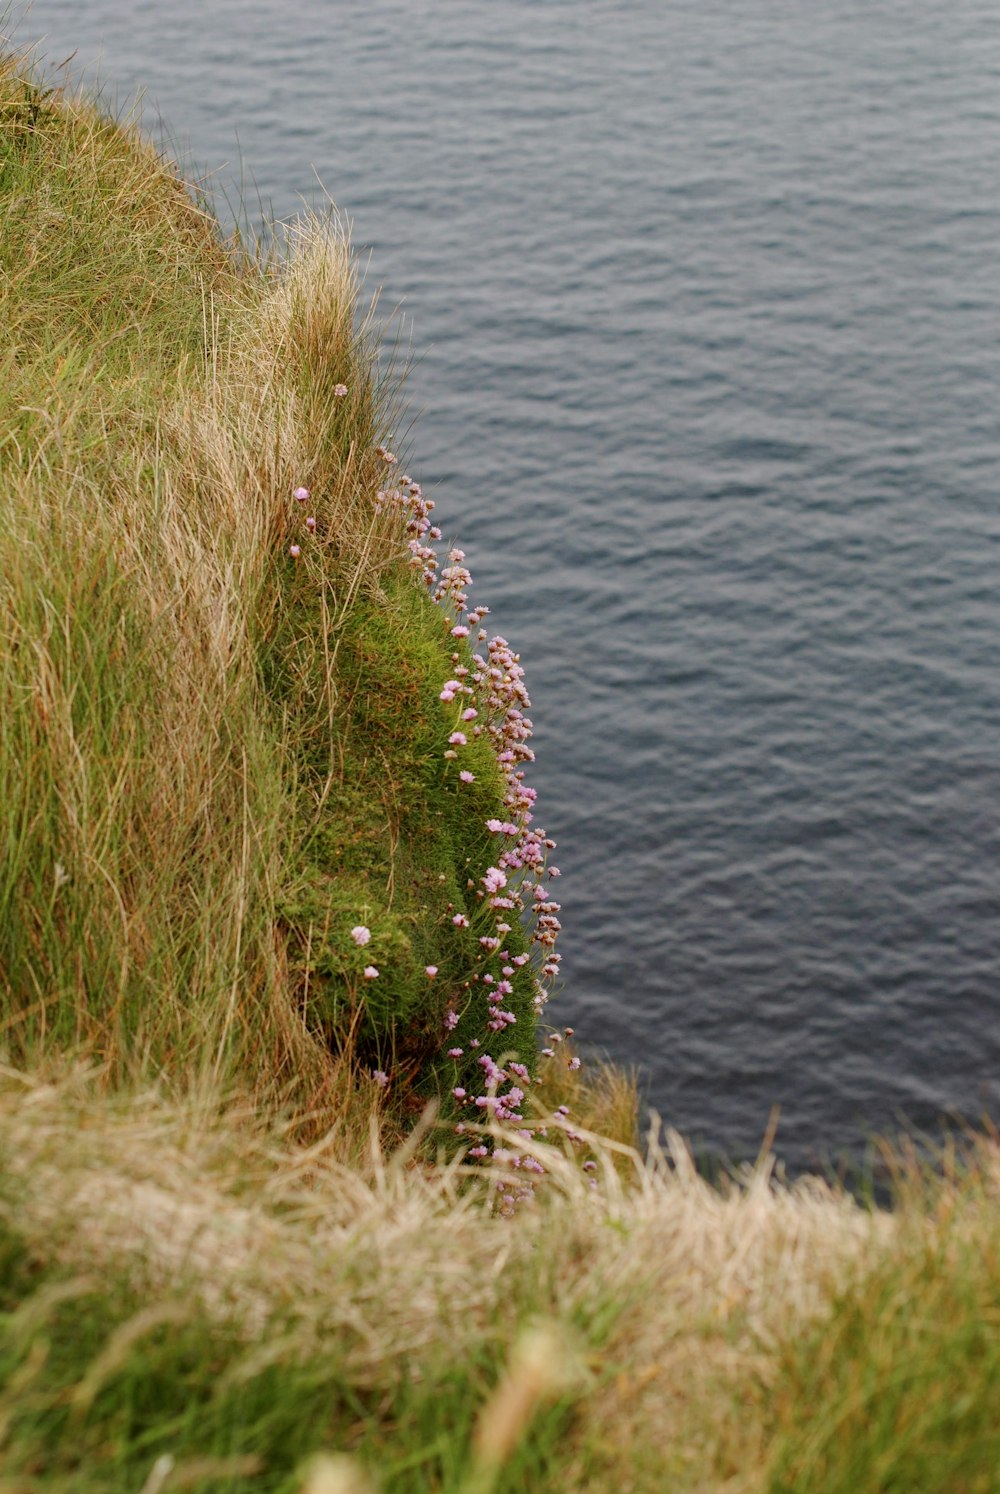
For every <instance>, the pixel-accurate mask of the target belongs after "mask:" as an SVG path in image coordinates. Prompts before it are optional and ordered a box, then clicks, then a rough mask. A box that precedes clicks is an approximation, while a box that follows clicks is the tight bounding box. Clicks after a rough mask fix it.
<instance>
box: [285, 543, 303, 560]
mask: <svg viewBox="0 0 1000 1494" xmlns="http://www.w3.org/2000/svg"><path fill="white" fill-rule="evenodd" d="M288 553H289V555H290V556H291V557H292V559H293V560H298V558H299V556H300V555H301V554H302V551H301V550H300V549H299V547H298V545H289V547H288Z"/></svg>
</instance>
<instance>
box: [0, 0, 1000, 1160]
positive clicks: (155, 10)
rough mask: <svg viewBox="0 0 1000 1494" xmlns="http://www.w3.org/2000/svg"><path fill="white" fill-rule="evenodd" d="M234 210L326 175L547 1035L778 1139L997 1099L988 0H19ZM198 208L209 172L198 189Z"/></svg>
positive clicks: (803, 1143) (997, 115) (695, 1117)
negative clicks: (511, 674) (487, 742)
mask: <svg viewBox="0 0 1000 1494" xmlns="http://www.w3.org/2000/svg"><path fill="white" fill-rule="evenodd" d="M15 34H16V37H17V39H18V41H19V42H21V43H28V42H33V41H38V42H39V43H40V46H39V51H40V55H41V56H42V58H43V59H44V61H45V65H46V67H47V68H48V69H49V71H53V72H54V71H56V68H57V64H59V63H61V62H62V61H63V59H64V58H66V57H67V55H68V54H70V53H74V54H75V58H74V61H73V63H72V64H71V68H70V71H71V72H72V73H73V74H74V75H75V76H77V77H79V76H81V74H82V76H83V77H84V79H85V80H86V81H87V82H89V84H90V85H91V86H92V87H93V86H96V85H97V84H98V83H100V84H103V88H104V94H105V97H106V98H107V99H108V101H109V102H110V103H112V104H113V105H115V106H116V107H118V108H121V109H124V108H126V107H127V106H128V105H129V104H130V103H131V101H132V100H133V99H134V97H135V95H136V93H137V91H138V90H140V89H141V90H144V101H143V105H142V109H143V118H144V121H145V123H146V125H147V127H148V128H149V129H150V130H151V131H153V132H154V133H155V132H157V131H159V130H160V129H162V128H163V127H166V129H167V130H168V132H169V135H170V138H171V140H172V141H173V143H174V147H175V149H176V151H177V152H179V154H180V156H181V159H182V160H183V161H184V162H185V164H186V166H187V169H188V170H189V171H191V172H194V173H196V174H198V175H200V176H202V177H204V178H205V179H206V181H207V182H208V183H209V184H210V185H211V186H212V187H214V188H215V189H216V190H217V191H219V192H221V193H223V194H226V195H228V197H229V198H230V200H234V199H235V197H237V196H238V195H239V194H240V193H241V192H242V194H243V196H244V199H245V200H246V202H247V204H248V212H249V215H250V217H251V219H253V218H254V217H255V215H257V213H258V211H259V209H258V203H259V204H260V205H261V207H260V210H263V211H270V212H273V213H275V214H277V215H279V216H285V215H289V214H292V213H294V212H295V211H296V210H297V209H298V208H300V207H301V205H302V204H303V203H310V204H313V205H316V204H318V203H319V202H321V201H322V200H323V194H324V193H325V194H329V195H330V196H332V197H333V198H334V199H335V200H336V202H337V203H338V205H339V206H340V208H341V210H342V211H343V212H344V213H346V214H347V215H348V216H349V217H350V218H351V219H352V220H353V224H354V241H355V243H356V245H357V246H358V248H359V249H360V250H362V251H364V253H365V254H366V255H367V254H368V253H369V252H370V267H369V281H370V283H371V285H372V286H374V285H376V284H379V285H381V286H382V287H383V292H382V306H383V307H384V308H385V309H386V310H391V309H392V308H394V307H397V306H401V307H402V314H403V316H404V319H405V328H406V333H407V335H409V336H411V337H412V345H413V350H414V354H415V359H416V361H415V364H414V367H413V369H412V372H411V374H410V378H409V385H408V388H409V395H410V399H411V404H412V410H413V413H414V414H415V415H416V416H417V420H416V424H415V425H414V427H413V429H412V431H411V432H410V433H409V434H408V436H407V437H406V440H405V443H404V445H403V448H402V449H403V450H404V452H405V453H406V458H407V464H408V466H409V468H410V470H411V471H412V472H413V473H414V475H415V476H417V477H419V479H420V480H421V481H422V482H423V483H424V485H425V487H426V488H427V489H429V490H430V491H431V492H432V493H433V496H434V497H435V498H436V500H437V503H438V516H439V517H440V519H441V522H442V524H443V526H444V528H445V531H446V534H448V535H450V536H453V537H454V538H455V539H456V540H458V541H460V542H461V544H462V546H463V547H464V548H465V549H466V551H467V552H468V555H469V563H470V565H471V566H472V569H473V573H474V575H475V576H476V578H477V585H476V596H477V599H478V600H482V601H485V602H487V603H488V604H489V605H490V607H491V609H492V614H493V616H492V619H491V621H492V622H493V624H494V626H495V627H497V628H498V629H499V630H500V631H502V632H504V633H505V634H506V635H507V636H508V637H509V638H510V639H511V640H512V641H513V642H514V643H515V644H516V645H517V646H518V647H519V648H520V651H521V654H522V658H523V660H524V663H525V666H526V669H527V671H528V683H529V687H530V689H531V692H532V696H533V699H534V706H535V709H534V712H533V716H534V719H535V722H536V728H537V731H536V741H535V746H536V749H537V752H538V762H537V765H536V769H535V773H534V782H535V783H536V785H537V787H538V789H539V793H540V816H539V817H540V819H541V820H542V821H543V823H544V824H545V826H546V828H547V829H548V831H549V832H550V833H552V834H553V835H554V836H555V837H556V838H557V839H558V841H559V854H558V859H559V862H560V865H561V866H562V869H563V879H562V882H561V884H560V888H561V893H562V897H563V903H564V917H563V922H564V928H565V933H564V936H563V946H562V948H563V956H564V966H563V969H564V973H565V990H564V993H563V994H562V996H561V997H560V998H559V1002H558V1004H557V1005H553V1006H552V1007H551V1008H550V1013H551V1016H552V1019H553V1021H555V1022H559V1023H569V1024H572V1025H573V1026H574V1027H575V1028H576V1029H577V1031H578V1034H579V1035H580V1036H581V1038H582V1039H583V1041H584V1045H585V1048H586V1047H589V1048H592V1049H598V1050H603V1051H604V1052H606V1053H609V1054H610V1055H612V1056H613V1057H614V1058H616V1059H617V1060H619V1061H621V1062H625V1063H633V1064H636V1065H638V1066H640V1068H641V1073H642V1076H643V1084H644V1089H645V1093H646V1095H647V1098H648V1100H649V1102H650V1103H651V1104H652V1105H653V1106H654V1107H655V1108H656V1110H657V1111H658V1112H659V1113H660V1114H661V1115H662V1116H663V1117H664V1118H665V1119H667V1120H668V1121H669V1122H670V1123H671V1124H673V1125H676V1126H678V1127H679V1128H680V1129H681V1130H682V1131H684V1132H685V1133H687V1134H688V1135H689V1136H690V1137H691V1138H692V1139H693V1140H694V1141H695V1143H696V1145H697V1146H698V1147H699V1148H701V1149H702V1150H703V1151H704V1152H705V1153H707V1154H709V1155H713V1156H720V1155H721V1156H729V1157H733V1158H740V1157H745V1156H751V1155H753V1154H754V1153H755V1152H756V1150H757V1147H758V1144H759V1142H760V1139H761V1136H762V1134H763V1132H764V1130H765V1126H766V1124H767V1121H768V1116H769V1112H770V1110H771V1107H772V1106H774V1105H778V1106H780V1123H779V1128H778V1133H777V1150H778V1151H779V1153H780V1154H781V1155H782V1156H783V1157H784V1158H785V1159H787V1162H788V1164H789V1165H790V1167H792V1168H793V1169H795V1168H801V1167H806V1166H814V1165H817V1164H821V1163H823V1162H825V1161H829V1160H831V1159H835V1158H838V1157H840V1156H855V1157H856V1156H857V1155H859V1152H860V1149H861V1148H862V1147H863V1146H864V1143H865V1140H866V1138H868V1137H870V1136H871V1135H872V1133H874V1132H877V1131H883V1132H884V1131H887V1130H888V1131H892V1132H894V1131H897V1130H898V1129H900V1128H901V1127H904V1126H905V1127H908V1128H911V1129H915V1130H919V1131H929V1132H931V1133H934V1132H935V1131H936V1128H937V1125H938V1121H939V1118H940V1117H942V1116H955V1115H962V1116H965V1117H968V1118H970V1119H975V1118H976V1117H978V1116H981V1115H982V1114H983V1113H984V1112H986V1111H990V1110H992V1111H993V1112H994V1113H996V1111H997V1109H998V1108H1000V1107H998V1100H1000V1064H998V1060H1000V1001H998V975H1000V916H998V915H1000V885H998V875H1000V670H998V667H997V652H998V639H1000V589H998V583H1000V486H998V480H997V479H998V458H1000V423H998V388H1000V262H998V247H1000V28H998V27H997V25H996V10H995V6H993V5H992V4H988V3H986V0H949V3H948V4H944V3H943V0H905V3H903V0H879V3H877V4H873V3H871V0H824V3H823V4H819V3H818V0H817V3H809V0H669V3H663V0H629V3H624V4H623V3H607V0H535V3H530V0H489V3H483V0H448V3H447V4H443V3H442V4H432V3H430V0H371V3H367V4H362V3H360V0H359V3H350V0H336V3H331V0H281V3H279V0H200V3H198V4H195V3H193V0H173V3H172V4H171V5H169V6H164V5H162V4H158V3H152V0H35V3H34V4H33V6H32V7H31V8H30V10H28V11H27V12H24V13H21V14H20V15H19V17H18V18H17V20H16V32H15ZM223 212H225V207H224V206H223Z"/></svg>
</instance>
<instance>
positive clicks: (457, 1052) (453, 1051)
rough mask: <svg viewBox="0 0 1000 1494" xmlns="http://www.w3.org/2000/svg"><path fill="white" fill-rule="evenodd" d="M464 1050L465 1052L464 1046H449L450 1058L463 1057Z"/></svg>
mask: <svg viewBox="0 0 1000 1494" xmlns="http://www.w3.org/2000/svg"><path fill="white" fill-rule="evenodd" d="M464 1052H465V1049H464V1048H449V1049H448V1057H449V1058H461V1056H462V1054H463V1053H464Z"/></svg>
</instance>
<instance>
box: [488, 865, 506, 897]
mask: <svg viewBox="0 0 1000 1494" xmlns="http://www.w3.org/2000/svg"><path fill="white" fill-rule="evenodd" d="M482 881H483V886H484V887H485V888H486V891H487V892H499V891H500V888H501V887H506V886H507V878H506V876H505V875H504V873H503V872H502V871H501V870H500V868H499V867H498V866H491V867H488V868H487V871H486V875H485V877H483V879H482Z"/></svg>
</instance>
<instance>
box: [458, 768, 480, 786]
mask: <svg viewBox="0 0 1000 1494" xmlns="http://www.w3.org/2000/svg"><path fill="white" fill-rule="evenodd" d="M458 776H459V778H460V779H461V780H462V782H463V783H475V781H476V775H475V773H470V772H469V770H468V768H463V769H462V771H461V773H459V775H458Z"/></svg>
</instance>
